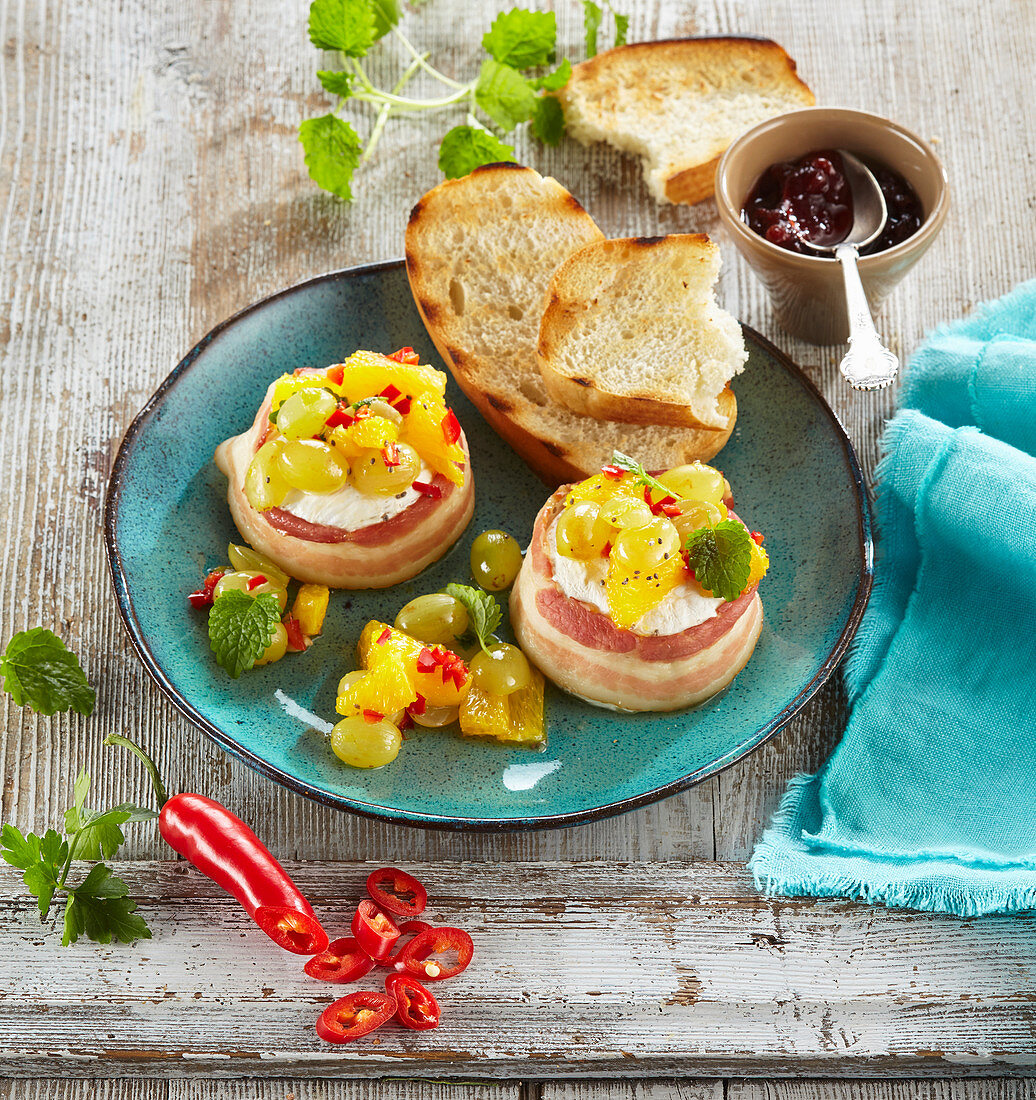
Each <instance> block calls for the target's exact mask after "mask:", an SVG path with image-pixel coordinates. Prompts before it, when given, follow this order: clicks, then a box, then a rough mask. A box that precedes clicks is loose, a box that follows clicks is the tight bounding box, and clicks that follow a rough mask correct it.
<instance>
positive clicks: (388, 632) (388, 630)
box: [377, 626, 392, 645]
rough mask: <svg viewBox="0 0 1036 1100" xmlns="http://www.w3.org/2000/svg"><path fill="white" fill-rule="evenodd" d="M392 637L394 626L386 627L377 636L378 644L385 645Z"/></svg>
mask: <svg viewBox="0 0 1036 1100" xmlns="http://www.w3.org/2000/svg"><path fill="white" fill-rule="evenodd" d="M391 637H392V627H390V626H387V627H385V629H384V630H383V631H382V632H381V633H380V634H379V635H378V637H377V643H378V645H384V644H385V643H386V642H387V641H388V640H389V638H391Z"/></svg>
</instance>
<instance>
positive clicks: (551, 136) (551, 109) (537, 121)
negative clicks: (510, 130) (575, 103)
mask: <svg viewBox="0 0 1036 1100" xmlns="http://www.w3.org/2000/svg"><path fill="white" fill-rule="evenodd" d="M532 132H533V133H534V134H535V135H536V137H538V138H539V139H540V141H542V142H543V144H544V145H558V144H560V142H561V138H562V137H563V136H564V133H565V112H564V111H562V109H561V104H560V103H559V102H558V101H557V100H556V99H555V98H554V97H553V96H552V95H544V96H540V98H539V99H537V100H536V109H535V111H533V113H532Z"/></svg>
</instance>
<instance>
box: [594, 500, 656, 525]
mask: <svg viewBox="0 0 1036 1100" xmlns="http://www.w3.org/2000/svg"><path fill="white" fill-rule="evenodd" d="M654 518H655V517H654V515H652V512H651V509H650V508H649V507H648V504H647V502H646V501H643V500H637V499H635V498H633V497H628V496H624V495H617V496H614V497H612V499H611V500H608V501H605V503H604V504H602V505H601V519H603V520H604V522H605V523H610V524H611V525H612V527H618V528H620V529H621V530H626V529H633V528H637V527H645V526H646V525H647V524H649V523H650V522H651V521H652V520H653V519H654Z"/></svg>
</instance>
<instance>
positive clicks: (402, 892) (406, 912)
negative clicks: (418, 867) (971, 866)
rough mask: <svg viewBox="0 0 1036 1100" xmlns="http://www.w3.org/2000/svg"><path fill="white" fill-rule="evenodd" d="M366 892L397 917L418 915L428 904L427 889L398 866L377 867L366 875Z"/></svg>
mask: <svg viewBox="0 0 1036 1100" xmlns="http://www.w3.org/2000/svg"><path fill="white" fill-rule="evenodd" d="M367 893H368V894H370V896H371V897H372V898H373V899H374V900H375V901H376V902H377V904H378V905H380V906H381V908H382V909H387V910H388V911H389V912H390V913H394V914H395V915H396V916H397V917H419V916H420V915H421V914H422V913H423V912H424V907H425V906H426V905H427V904H428V891H427V890H426V889H425V888H424V887H423V886H422V885H421V884H420V883H419V882H418V881H417V879H416V878H414V876H413V875H408V874H407V873H406V871H401V870H400V869H399V868H398V867H379V868H378V869H377V870H376V871H373V872H372V873H371V874H370V875H368V876H367Z"/></svg>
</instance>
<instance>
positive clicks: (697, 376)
mask: <svg viewBox="0 0 1036 1100" xmlns="http://www.w3.org/2000/svg"><path fill="white" fill-rule="evenodd" d="M719 264H720V256H719V249H718V248H717V247H716V245H715V244H713V243H712V241H710V240H709V238H708V237H706V236H704V235H702V234H700V233H680V234H673V235H672V236H668V237H629V238H626V239H624V240H614V241H595V242H594V243H593V244H589V245H586V246H585V247H583V248H581V249H579V251H578V252H573V253H572V255H571V256H569V257H568V259H567V260H565V262H564V263H563V264H562V265H561V266H560V267H559V268H558V269H557V271H555V272H554V275H553V277H552V278H551V281H550V287H549V288H548V290H547V298H546V304H545V307H544V311H543V320H542V321H541V322H540V336H539V346H538V349H537V351H538V356H539V363H540V372H541V374H542V375H543V381H544V384H545V385H546V387H547V392H548V393H549V394H550V395H551V397H553V398H554V399H555V400H556V401H559V402H561V404H563V405H567V406H568V408H570V409H571V410H572V411H573V412H578V413H583V414H584V415H587V416H594V417H599V418H602V419H606V420H622V421H627V422H629V423H631V424H674V425H684V426H686V427H690V428H713V429H720V430H722V429H725V428H726V427H727V423H728V420H729V417H730V398H728V397H726V396H724V397H722V399H721V398H720V395H721V393H722V394H723V395H728V394H730V390H729V389H726V388H725V387H726V386H727V384H728V383H729V382H730V380H731V378H733V377H734V375H735V374H738V373H739V372H740V371H742V370H743V369H744V365H745V362H746V361H747V359H748V352H747V351H746V350H745V338H744V336H743V335H742V333H741V326H740V325H739V324H738V322H737V320H736V319H735V318H734V317H732V316H731V315H730V314H729V313H727V312H726V311H725V310H723V309H720V307H719V306H718V305H717V303H716V298H715V294H714V293H713V286H714V284H715V282H716V277H717V276H718V275H719Z"/></svg>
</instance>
